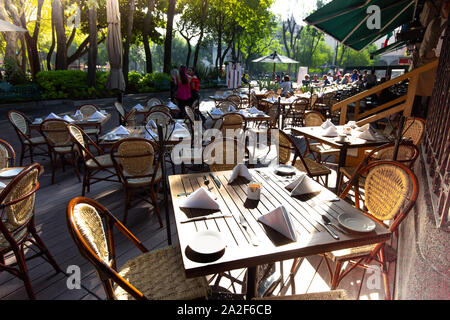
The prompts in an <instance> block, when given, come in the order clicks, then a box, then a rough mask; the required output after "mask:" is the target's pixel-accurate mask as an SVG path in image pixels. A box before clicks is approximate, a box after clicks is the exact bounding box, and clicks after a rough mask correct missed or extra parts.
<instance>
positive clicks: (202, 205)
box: [180, 187, 220, 210]
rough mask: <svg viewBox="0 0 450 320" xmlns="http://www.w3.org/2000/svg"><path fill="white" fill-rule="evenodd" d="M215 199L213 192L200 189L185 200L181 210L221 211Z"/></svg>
mask: <svg viewBox="0 0 450 320" xmlns="http://www.w3.org/2000/svg"><path fill="white" fill-rule="evenodd" d="M214 198H215V197H214V195H213V194H212V193H211V192H209V191H208V190H206V189H205V188H203V187H200V188H199V189H197V190H196V191H194V192H193V193H191V194H190V195H189V197H187V198H186V199H184V201H183V202H182V203H181V204H180V208H189V209H212V210H220V206H219V203H218V202H217V201H216V200H214Z"/></svg>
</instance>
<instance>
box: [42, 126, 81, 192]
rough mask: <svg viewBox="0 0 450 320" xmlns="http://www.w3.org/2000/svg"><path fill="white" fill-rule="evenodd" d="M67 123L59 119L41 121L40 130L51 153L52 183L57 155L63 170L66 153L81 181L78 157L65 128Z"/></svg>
mask: <svg viewBox="0 0 450 320" xmlns="http://www.w3.org/2000/svg"><path fill="white" fill-rule="evenodd" d="M68 124H69V123H68V122H67V121H65V120H60V119H49V120H45V121H44V122H42V123H41V127H40V130H41V133H42V135H43V136H44V138H45V141H47V146H48V150H49V153H50V155H51V158H50V159H51V166H52V180H51V183H52V184H53V183H55V171H56V167H57V165H58V157H59V159H60V160H61V164H62V167H63V171H64V163H65V162H66V155H69V156H70V164H71V165H72V166H73V167H74V169H75V173H76V175H77V177H78V180H79V181H81V179H80V172H79V171H78V165H77V159H78V158H77V157H76V155H75V150H74V144H73V142H72V139H71V137H70V134H69V131H68V130H67V125H68Z"/></svg>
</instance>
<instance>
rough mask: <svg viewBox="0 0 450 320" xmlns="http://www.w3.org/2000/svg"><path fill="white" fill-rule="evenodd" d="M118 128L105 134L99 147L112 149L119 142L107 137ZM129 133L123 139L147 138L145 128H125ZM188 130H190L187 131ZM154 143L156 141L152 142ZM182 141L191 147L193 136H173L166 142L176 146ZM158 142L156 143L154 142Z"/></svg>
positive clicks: (100, 140)
mask: <svg viewBox="0 0 450 320" xmlns="http://www.w3.org/2000/svg"><path fill="white" fill-rule="evenodd" d="M117 128H118V127H115V128H114V129H112V130H111V131H110V132H108V133H106V134H104V135H103V136H101V137H100V139H99V145H100V146H101V147H102V148H108V147H111V146H112V145H113V144H114V143H116V142H117V141H118V140H120V139H117V140H111V141H110V140H106V137H107V136H108V134H109V133H112V132H114V131H115V130H116V129H117ZM125 128H126V129H127V130H128V132H130V134H129V135H123V136H121V139H124V138H132V137H137V138H145V133H146V130H145V127H144V126H135V127H125ZM186 130H188V129H186ZM152 141H154V140H152ZM181 141H184V142H186V143H188V144H189V145H190V141H191V136H190V133H189V136H184V135H183V136H171V137H170V139H169V140H167V141H166V145H169V146H170V145H176V144H178V143H180V142H181ZM154 142H156V141H154Z"/></svg>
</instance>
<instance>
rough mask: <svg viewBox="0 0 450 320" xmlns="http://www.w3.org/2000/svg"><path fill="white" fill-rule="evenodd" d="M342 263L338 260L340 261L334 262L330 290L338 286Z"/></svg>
mask: <svg viewBox="0 0 450 320" xmlns="http://www.w3.org/2000/svg"><path fill="white" fill-rule="evenodd" d="M325 259H326V258H325ZM342 265H343V263H342V262H340V261H337V262H336V266H335V268H334V273H333V277H332V279H331V290H335V289H336V288H337V287H338V286H339V283H340V282H341V279H340V275H341V271H342Z"/></svg>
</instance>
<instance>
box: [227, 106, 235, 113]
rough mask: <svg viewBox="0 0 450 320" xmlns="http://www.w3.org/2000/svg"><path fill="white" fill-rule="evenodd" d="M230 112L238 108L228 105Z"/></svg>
mask: <svg viewBox="0 0 450 320" xmlns="http://www.w3.org/2000/svg"><path fill="white" fill-rule="evenodd" d="M228 112H236V108H235V107H233V106H229V107H228Z"/></svg>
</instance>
